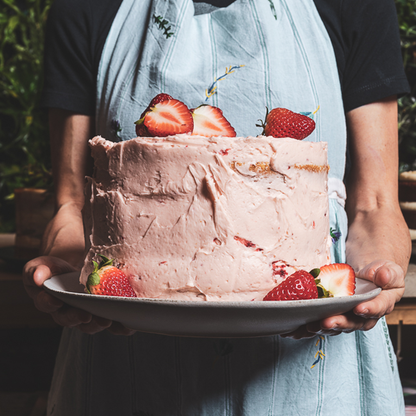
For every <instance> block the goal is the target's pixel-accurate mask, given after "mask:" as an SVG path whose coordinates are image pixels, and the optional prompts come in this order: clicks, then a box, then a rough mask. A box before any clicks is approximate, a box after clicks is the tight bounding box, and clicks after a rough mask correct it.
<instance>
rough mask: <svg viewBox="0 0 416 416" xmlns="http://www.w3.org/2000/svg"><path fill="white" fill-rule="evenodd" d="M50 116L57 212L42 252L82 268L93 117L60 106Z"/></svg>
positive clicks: (49, 226)
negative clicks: (84, 206) (83, 217)
mask: <svg viewBox="0 0 416 416" xmlns="http://www.w3.org/2000/svg"><path fill="white" fill-rule="evenodd" d="M49 118H50V136H51V153H52V169H53V176H54V185H55V205H56V212H55V216H54V218H53V219H52V221H51V222H50V223H49V224H48V227H47V229H46V231H45V234H44V237H43V243H42V254H45V255H49V256H55V257H59V258H62V259H64V260H66V261H68V262H69V263H71V264H72V265H73V266H75V267H79V266H80V264H81V262H82V257H83V254H84V246H85V244H84V232H83V224H82V215H81V210H82V207H83V205H84V183H85V176H86V175H87V174H90V172H91V170H92V163H91V159H90V152H89V147H88V140H89V139H90V138H91V137H92V136H93V119H92V118H91V117H89V116H84V115H79V114H73V113H70V112H67V111H64V110H58V109H51V110H50V113H49Z"/></svg>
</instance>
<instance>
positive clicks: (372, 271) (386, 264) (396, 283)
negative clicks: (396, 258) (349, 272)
mask: <svg viewBox="0 0 416 416" xmlns="http://www.w3.org/2000/svg"><path fill="white" fill-rule="evenodd" d="M357 277H360V278H362V279H367V280H370V281H372V282H373V283H374V284H376V285H377V286H379V287H381V288H382V289H383V290H388V289H403V290H404V277H405V275H404V271H403V269H402V268H401V267H400V266H399V265H398V264H396V263H393V262H392V261H383V260H376V261H373V262H371V263H370V264H368V265H367V266H365V267H364V268H362V269H361V270H359V271H358V272H357Z"/></svg>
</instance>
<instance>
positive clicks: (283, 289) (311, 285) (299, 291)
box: [263, 270, 318, 300]
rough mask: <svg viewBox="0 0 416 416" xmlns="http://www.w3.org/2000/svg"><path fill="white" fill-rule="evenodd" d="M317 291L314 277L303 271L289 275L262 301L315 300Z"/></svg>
mask: <svg viewBox="0 0 416 416" xmlns="http://www.w3.org/2000/svg"><path fill="white" fill-rule="evenodd" d="M317 298H318V289H317V287H316V283H315V279H314V277H313V276H312V275H311V274H310V273H308V272H306V271H305V270H298V271H296V272H295V273H293V274H291V275H290V276H289V277H288V278H287V279H286V280H284V281H283V282H282V283H280V285H278V286H276V287H275V288H274V289H272V290H271V291H270V292H269V293H268V294H267V295H266V296H265V297H264V298H263V300H298V299H317Z"/></svg>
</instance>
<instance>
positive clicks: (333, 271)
mask: <svg viewBox="0 0 416 416" xmlns="http://www.w3.org/2000/svg"><path fill="white" fill-rule="evenodd" d="M320 270H321V271H320V273H319V275H318V277H317V284H318V288H319V289H320V290H322V291H323V297H338V296H351V295H353V294H354V293H355V272H354V269H353V268H352V267H351V266H350V265H348V264H345V263H333V264H328V265H326V266H322V267H321V268H320ZM326 292H327V293H326Z"/></svg>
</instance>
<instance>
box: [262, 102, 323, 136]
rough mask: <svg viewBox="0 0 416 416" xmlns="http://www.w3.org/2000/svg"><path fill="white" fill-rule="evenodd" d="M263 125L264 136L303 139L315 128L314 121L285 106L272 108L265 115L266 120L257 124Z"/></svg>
mask: <svg viewBox="0 0 416 416" xmlns="http://www.w3.org/2000/svg"><path fill="white" fill-rule="evenodd" d="M257 126H258V127H263V133H262V134H264V135H265V136H273V137H291V138H292V139H297V140H303V139H304V138H305V137H307V136H309V135H310V134H311V133H312V132H313V131H314V130H315V121H314V120H313V119H312V118H310V117H308V116H306V115H303V114H299V113H294V112H293V111H291V110H288V109H287V108H274V109H273V110H272V111H270V113H267V115H266V122H265V123H264V122H261V124H257Z"/></svg>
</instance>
